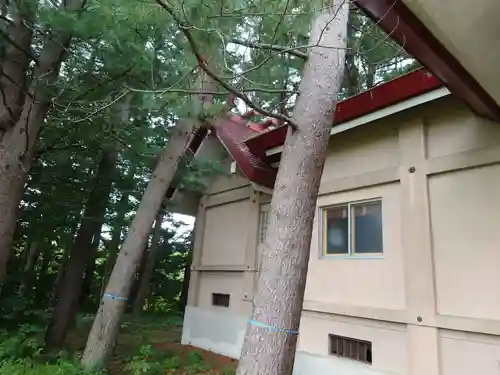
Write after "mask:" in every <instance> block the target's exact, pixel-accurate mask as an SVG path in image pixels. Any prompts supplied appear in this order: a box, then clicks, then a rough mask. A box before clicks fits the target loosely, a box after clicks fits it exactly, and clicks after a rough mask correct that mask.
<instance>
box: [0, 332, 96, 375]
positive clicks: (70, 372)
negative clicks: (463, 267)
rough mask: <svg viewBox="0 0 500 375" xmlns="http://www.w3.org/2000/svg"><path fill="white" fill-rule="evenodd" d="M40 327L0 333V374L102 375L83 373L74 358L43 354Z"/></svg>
mask: <svg viewBox="0 0 500 375" xmlns="http://www.w3.org/2000/svg"><path fill="white" fill-rule="evenodd" d="M42 331H43V328H40V327H39V326H33V325H22V326H21V327H19V330H18V331H17V333H16V334H12V332H8V331H5V330H3V331H0V374H9V375H84V374H86V375H102V374H103V373H102V372H99V371H94V372H93V373H91V374H89V373H85V372H84V371H83V369H82V368H81V367H80V363H79V360H78V357H72V356H70V355H68V353H65V352H60V353H57V354H55V355H54V354H52V355H47V354H44V353H43V352H42V350H43V341H42V340H41V339H40V333H41V332H42Z"/></svg>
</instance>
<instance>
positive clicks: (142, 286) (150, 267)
mask: <svg viewBox="0 0 500 375" xmlns="http://www.w3.org/2000/svg"><path fill="white" fill-rule="evenodd" d="M162 223H163V212H161V211H160V212H159V213H158V215H156V220H155V226H154V229H153V238H152V239H151V246H150V247H149V252H148V257H147V261H146V265H145V267H144V271H143V272H142V274H141V275H140V279H139V289H138V290H137V295H136V296H135V300H134V307H133V312H134V314H135V315H139V314H140V313H141V312H142V308H143V307H144V301H146V297H147V294H148V290H149V282H150V281H151V277H152V276H153V272H154V269H155V264H156V257H157V255H158V251H159V249H160V240H161V232H162V228H161V225H162Z"/></svg>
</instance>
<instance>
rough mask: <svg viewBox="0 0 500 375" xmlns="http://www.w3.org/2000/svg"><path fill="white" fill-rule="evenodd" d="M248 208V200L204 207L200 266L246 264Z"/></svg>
mask: <svg viewBox="0 0 500 375" xmlns="http://www.w3.org/2000/svg"><path fill="white" fill-rule="evenodd" d="M249 209H250V205H249V200H242V201H237V202H231V203H226V204H222V205H219V206H214V207H209V208H207V211H206V219H205V230H204V235H203V246H202V255H201V265H202V266H222V265H240V266H243V265H245V247H246V241H247V235H248V233H247V227H248V225H247V220H248V215H249Z"/></svg>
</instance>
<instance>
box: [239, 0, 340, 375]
mask: <svg viewBox="0 0 500 375" xmlns="http://www.w3.org/2000/svg"><path fill="white" fill-rule="evenodd" d="M333 3H334V4H335V5H332V4H331V2H330V4H328V7H326V8H324V7H322V8H323V9H324V10H323V13H322V14H321V15H319V16H318V17H317V18H316V19H315V21H314V24H313V28H312V32H311V44H313V45H318V44H320V45H321V47H319V46H317V47H312V48H311V52H310V55H309V58H308V60H307V63H306V66H305V68H304V76H303V78H302V81H301V84H300V89H299V91H300V95H299V98H298V100H297V104H296V106H295V109H294V111H293V115H292V119H293V121H294V123H295V124H297V127H298V129H297V130H296V131H294V132H290V134H289V135H288V137H287V139H286V141H285V146H284V152H283V157H282V159H281V163H280V168H279V172H278V176H277V179H276V184H275V187H274V193H273V197H272V201H271V211H270V222H269V228H270V232H269V234H268V237H267V239H266V241H265V242H264V246H263V248H264V253H263V260H262V264H261V271H260V276H259V281H258V286H257V292H256V295H255V297H254V311H253V315H252V321H253V322H259V323H262V324H264V325H268V326H270V327H274V328H280V329H287V330H290V331H298V329H299V323H300V317H301V313H302V303H303V299H304V289H305V283H306V277H307V267H308V262H309V252H310V243H311V232H312V226H313V220H314V214H315V207H316V199H317V195H318V189H319V184H320V179H321V174H322V171H323V166H324V162H325V158H326V150H327V146H328V139H329V137H330V129H331V124H332V114H333V111H334V108H335V102H334V98H335V97H336V95H337V93H338V90H339V88H340V84H341V82H342V77H343V68H344V54H345V50H344V49H343V48H342V47H344V46H345V36H346V29H347V14H348V5H347V3H346V2H344V1H343V0H342V1H341V0H334V1H333ZM344 4H345V5H344ZM323 5H326V4H323ZM334 7H335V8H336V9H334ZM334 17H335V20H333V18H334ZM320 38H321V43H318V42H319V39H320ZM325 46H330V48H325ZM296 344H297V335H296V334H294V333H293V332H290V333H282V332H277V331H276V330H275V329H273V328H262V327H260V326H258V325H255V324H250V323H249V325H248V329H247V333H246V337H245V343H244V345H243V350H242V356H241V360H240V362H239V365H238V370H237V374H238V375H291V374H292V370H293V362H294V358H295V350H296Z"/></svg>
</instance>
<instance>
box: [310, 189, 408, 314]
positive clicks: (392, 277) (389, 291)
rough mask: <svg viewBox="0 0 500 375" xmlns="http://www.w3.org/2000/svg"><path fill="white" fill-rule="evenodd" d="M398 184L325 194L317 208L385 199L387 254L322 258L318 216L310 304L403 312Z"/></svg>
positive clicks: (312, 254)
mask: <svg viewBox="0 0 500 375" xmlns="http://www.w3.org/2000/svg"><path fill="white" fill-rule="evenodd" d="M399 186H400V185H399V183H393V184H387V185H381V186H376V187H371V188H365V189H358V190H353V191H347V192H342V193H338V194H332V195H325V196H322V197H320V198H319V199H318V206H319V207H321V206H327V205H332V204H338V203H344V202H351V201H357V200H363V199H370V198H379V197H381V198H382V220H383V241H384V242H383V246H384V254H383V256H382V257H377V258H373V257H372V258H370V257H367V258H363V257H358V258H346V257H343V258H342V257H340V258H339V257H335V256H333V257H332V256H328V257H324V258H323V257H321V256H320V254H321V250H320V238H319V237H320V235H319V226H318V217H317V216H318V215H316V218H315V222H314V228H313V238H312V243H311V257H310V261H309V272H308V278H307V284H306V295H305V299H306V300H307V301H318V302H330V303H335V304H340V305H356V306H370V307H377V308H383V309H396V310H399V309H404V307H405V292H404V288H405V286H404V273H403V272H404V270H403V257H402V255H403V254H402V249H401V228H400V221H401V220H400V214H401V209H400V191H399Z"/></svg>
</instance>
